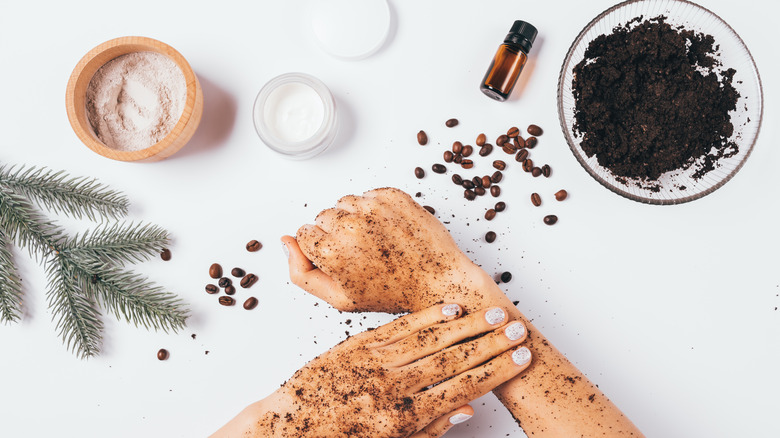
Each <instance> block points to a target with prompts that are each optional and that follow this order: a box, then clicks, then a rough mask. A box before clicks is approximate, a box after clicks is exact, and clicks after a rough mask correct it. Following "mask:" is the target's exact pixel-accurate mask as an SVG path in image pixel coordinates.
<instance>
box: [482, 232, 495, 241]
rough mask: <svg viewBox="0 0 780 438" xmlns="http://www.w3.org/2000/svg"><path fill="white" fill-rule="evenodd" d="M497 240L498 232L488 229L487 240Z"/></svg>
mask: <svg viewBox="0 0 780 438" xmlns="http://www.w3.org/2000/svg"><path fill="white" fill-rule="evenodd" d="M495 241H496V233H495V232H493V231H488V232H487V233H485V242H487V243H493V242H495Z"/></svg>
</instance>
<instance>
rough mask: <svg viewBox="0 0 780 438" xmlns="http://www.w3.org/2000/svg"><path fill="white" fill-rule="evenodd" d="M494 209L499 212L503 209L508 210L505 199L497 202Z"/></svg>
mask: <svg viewBox="0 0 780 438" xmlns="http://www.w3.org/2000/svg"><path fill="white" fill-rule="evenodd" d="M494 210H496V212H498V213H501V212H502V211H504V210H506V202H504V201H500V202H496V206H495V207H494Z"/></svg>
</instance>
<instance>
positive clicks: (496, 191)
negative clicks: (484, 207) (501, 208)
mask: <svg viewBox="0 0 780 438" xmlns="http://www.w3.org/2000/svg"><path fill="white" fill-rule="evenodd" d="M490 194H491V196H493V197H494V198H498V197H499V196H501V187H499V186H493V187H491V188H490Z"/></svg>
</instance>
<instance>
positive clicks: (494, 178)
mask: <svg viewBox="0 0 780 438" xmlns="http://www.w3.org/2000/svg"><path fill="white" fill-rule="evenodd" d="M502 179H504V174H503V173H501V171H500V170H496V171H495V172H493V175H491V176H490V180H491V181H493V184H498V183H500V182H501V180H502Z"/></svg>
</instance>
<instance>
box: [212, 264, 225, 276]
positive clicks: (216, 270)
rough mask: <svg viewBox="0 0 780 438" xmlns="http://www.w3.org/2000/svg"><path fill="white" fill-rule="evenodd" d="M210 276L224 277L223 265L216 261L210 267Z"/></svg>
mask: <svg viewBox="0 0 780 438" xmlns="http://www.w3.org/2000/svg"><path fill="white" fill-rule="evenodd" d="M209 277H211V278H220V277H222V266H220V265H219V263H214V264H212V265H211V267H209Z"/></svg>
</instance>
